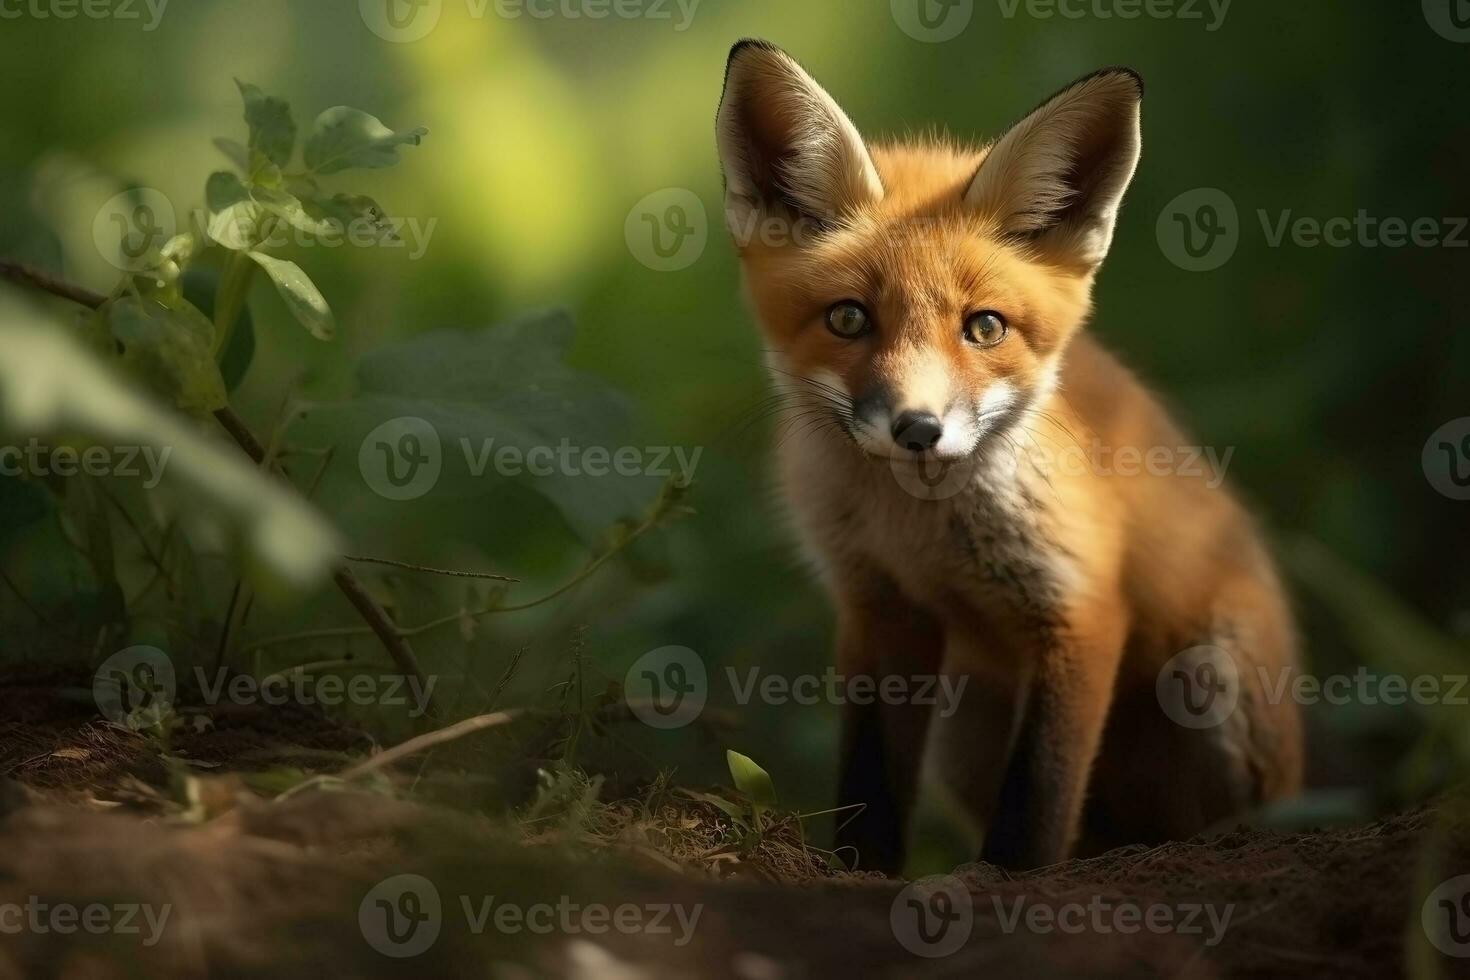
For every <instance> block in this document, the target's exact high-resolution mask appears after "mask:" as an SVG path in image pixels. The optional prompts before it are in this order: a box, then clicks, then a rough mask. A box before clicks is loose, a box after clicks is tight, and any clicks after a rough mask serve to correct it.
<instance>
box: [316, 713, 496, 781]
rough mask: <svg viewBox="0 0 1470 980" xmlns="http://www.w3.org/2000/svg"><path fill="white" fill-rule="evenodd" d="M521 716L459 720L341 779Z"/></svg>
mask: <svg viewBox="0 0 1470 980" xmlns="http://www.w3.org/2000/svg"><path fill="white" fill-rule="evenodd" d="M520 715H521V712H520V711H516V710H514V709H512V710H510V711H492V712H491V713H490V714H488V715H475V717H473V718H466V719H465V720H464V721H457V722H455V723H454V724H453V725H450V726H449V727H448V728H441V729H439V730H438V731H433V732H425V733H424V734H422V735H418V736H415V737H414V738H411V739H409V740H408V741H407V742H401V743H399V744H398V745H395V746H393V747H392V748H391V749H384V750H383V751H382V752H379V753H378V754H377V755H375V756H373V757H372V758H371V759H368V760H367V761H366V762H361V763H358V764H357V765H355V766H353V767H352V768H351V769H348V770H347V771H346V772H344V773H342V774H340V775H339V776H338V777H337V778H338V779H341V780H343V781H346V780H352V779H356V778H358V777H359V776H366V775H367V774H368V773H370V772H376V771H377V770H379V769H382V768H383V767H384V766H389V765H392V764H393V763H395V762H397V761H398V760H399V759H403V758H407V757H408V756H411V755H414V754H416V753H419V752H422V751H423V750H424V749H431V748H433V747H434V746H436V745H443V744H444V743H445V742H453V741H454V740H455V739H459V738H463V737H464V736H466V735H469V734H471V733H472V732H478V731H480V730H482V729H485V728H495V727H497V726H499V725H505V724H508V723H510V722H512V721H514V720H515V719H516V718H518V717H520Z"/></svg>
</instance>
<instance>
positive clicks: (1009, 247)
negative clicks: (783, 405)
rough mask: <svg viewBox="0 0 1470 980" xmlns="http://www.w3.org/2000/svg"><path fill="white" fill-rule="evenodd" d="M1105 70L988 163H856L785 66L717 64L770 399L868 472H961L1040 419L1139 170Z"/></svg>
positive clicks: (756, 50)
mask: <svg viewBox="0 0 1470 980" xmlns="http://www.w3.org/2000/svg"><path fill="white" fill-rule="evenodd" d="M1142 95H1143V87H1142V82H1141V81H1140V79H1139V77H1138V76H1137V75H1136V74H1134V73H1133V72H1132V71H1129V70H1127V69H1123V68H1111V69H1105V70H1103V71H1099V72H1096V73H1094V74H1092V75H1088V76H1087V77H1085V78H1082V79H1080V80H1079V81H1077V82H1074V83H1073V84H1072V85H1070V86H1068V87H1067V88H1065V89H1063V90H1062V91H1061V92H1059V93H1058V94H1056V95H1054V96H1052V97H1051V98H1050V99H1048V100H1047V101H1046V102H1044V103H1043V104H1042V105H1041V106H1040V107H1039V108H1037V109H1036V110H1035V111H1033V112H1032V113H1031V114H1030V115H1028V116H1026V117H1025V118H1024V119H1022V120H1021V121H1020V122H1018V123H1016V124H1015V125H1014V126H1012V127H1011V128H1010V129H1009V130H1007V131H1006V132H1005V133H1004V134H1003V135H1002V136H1000V137H999V138H998V139H996V140H994V141H993V142H991V143H990V144H989V145H987V146H984V147H980V148H974V149H971V148H964V147H959V146H955V145H949V144H945V143H940V142H919V143H894V144H869V143H867V142H865V141H864V139H863V137H862V136H861V135H860V134H859V133H858V130H857V128H856V127H855V126H854V125H853V124H852V121H851V120H849V119H848V117H847V116H846V115H845V114H844V113H843V111H842V110H841V109H840V108H839V107H838V105H837V103H836V102H835V101H834V100H833V99H832V97H831V96H829V95H828V94H827V93H826V92H825V91H824V90H823V89H822V88H821V86H819V85H818V84H817V83H816V82H815V81H814V80H813V79H812V78H811V76H810V75H808V74H807V73H806V71H804V70H803V69H802V68H801V66H800V65H798V64H797V63H796V61H794V60H793V59H792V58H791V57H790V56H788V55H787V54H785V53H784V52H783V51H781V50H780V49H778V48H776V47H774V46H772V45H769V44H766V43H764V42H761V41H742V42H741V43H739V44H737V45H736V46H735V47H734V49H733V50H732V51H731V52H730V61H729V66H728V68H727V71H726V78H725V91H724V95H723V97H722V99H721V102H720V110H719V116H718V120H717V127H716V128H717V138H718V143H719V151H720V158H721V163H722V166H723V168H724V174H725V210H726V220H727V224H728V226H729V228H730V231H731V233H732V235H733V236H734V239H735V243H736V247H737V250H738V251H739V253H740V257H741V264H742V267H743V270H744V276H745V283H746V289H747V291H748V293H749V295H750V298H751V301H752V302H753V304H754V307H755V312H756V315H757V317H758V319H759V320H760V322H761V326H762V329H763V331H764V334H765V339H766V342H767V343H766V347H767V353H768V362H769V365H770V367H771V370H772V372H773V375H774V382H775V384H776V385H777V387H778V389H784V390H786V391H794V392H798V393H800V395H801V396H802V397H804V398H806V399H807V400H808V402H809V403H810V404H812V405H815V407H816V408H817V410H818V411H819V412H822V413H827V416H826V417H827V418H829V419H830V420H831V421H832V422H834V423H835V424H836V425H837V426H838V427H840V428H841V430H842V431H843V432H845V433H846V434H847V436H848V437H850V438H851V439H852V440H853V441H854V442H855V443H857V445H858V446H860V447H861V448H862V449H863V450H865V451H866V452H868V453H869V454H871V455H875V456H884V457H889V458H896V459H909V460H919V459H925V458H930V459H959V458H963V457H966V456H969V455H971V454H973V453H975V452H976V451H977V450H978V449H979V447H980V446H981V445H982V444H983V443H985V441H986V438H987V436H990V435H993V434H995V433H998V432H1003V431H1005V430H1006V429H1007V428H1008V427H1010V426H1012V425H1014V424H1015V423H1016V422H1017V421H1018V420H1020V419H1022V418H1024V417H1025V416H1026V414H1027V413H1028V412H1030V411H1031V410H1033V409H1035V408H1038V407H1039V406H1040V405H1041V404H1042V402H1044V401H1045V399H1046V398H1047V397H1048V396H1049V395H1050V393H1051V391H1052V389H1053V387H1054V385H1055V384H1056V378H1057V374H1058V371H1059V368H1060V364H1061V359H1062V357H1063V355H1064V354H1065V352H1066V349H1067V344H1068V342H1069V341H1070V339H1071V338H1072V337H1073V336H1074V334H1075V333H1076V331H1077V330H1078V328H1079V327H1080V326H1081V324H1082V322H1083V320H1084V319H1085V318H1086V316H1087V314H1088V311H1089V307H1090V303H1091V290H1092V280H1093V277H1094V275H1095V273H1096V271H1097V268H1098V266H1099V264H1100V263H1101V262H1102V260H1103V257H1104V256H1105V255H1106V254H1107V250H1108V245H1109V243H1110V241H1111V240H1112V237H1113V225H1114V223H1115V221H1116V219H1117V214H1118V207H1119V204H1120V203H1121V200H1122V197H1123V192H1124V190H1125V189H1126V188H1127V186H1128V182H1129V181H1130V179H1131V178H1132V176H1133V171H1134V168H1135V166H1136V165H1137V162H1138V154H1139V105H1140V101H1141V99H1142Z"/></svg>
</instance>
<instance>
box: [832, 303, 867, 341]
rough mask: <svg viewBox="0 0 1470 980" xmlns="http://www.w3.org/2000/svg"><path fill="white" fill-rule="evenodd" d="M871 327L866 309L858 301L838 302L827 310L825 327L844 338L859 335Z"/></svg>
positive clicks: (850, 338)
mask: <svg viewBox="0 0 1470 980" xmlns="http://www.w3.org/2000/svg"><path fill="white" fill-rule="evenodd" d="M872 328H873V323H872V321H871V320H869V319H868V311H867V310H865V309H863V307H862V304H860V303H851V302H843V303H838V304H836V305H835V306H833V307H832V308H831V309H830V310H828V311H827V329H828V330H830V331H832V332H833V333H835V334H836V335H837V336H839V337H841V338H843V339H844V340H852V339H853V338H855V337H861V336H862V335H863V334H865V333H867V332H868V331H869V330H871V329H872Z"/></svg>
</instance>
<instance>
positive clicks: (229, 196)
mask: <svg viewBox="0 0 1470 980" xmlns="http://www.w3.org/2000/svg"><path fill="white" fill-rule="evenodd" d="M204 202H205V204H207V205H208V206H209V211H210V218H209V226H208V227H207V228H206V229H205V232H206V233H207V234H208V235H209V237H210V238H212V239H214V240H215V241H216V242H218V243H219V244H221V245H223V246H224V247H225V248H229V249H234V250H235V251H237V252H243V251H245V250H246V249H251V248H254V247H255V246H257V245H259V244H260V243H261V241H263V240H264V238H265V233H266V229H265V227H264V223H265V222H266V220H267V219H268V215H269V212H268V211H267V210H266V209H265V207H264V206H263V205H261V204H260V203H259V202H257V201H254V200H252V199H251V197H250V189H249V188H247V187H246V186H245V185H244V184H243V183H242V182H241V181H240V178H239V177H237V176H235V175H234V174H232V173H230V172H229V171H228V170H220V171H216V172H215V173H212V174H210V175H209V180H207V181H205V184H204Z"/></svg>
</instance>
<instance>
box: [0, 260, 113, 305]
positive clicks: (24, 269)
mask: <svg viewBox="0 0 1470 980" xmlns="http://www.w3.org/2000/svg"><path fill="white" fill-rule="evenodd" d="M0 278H4V279H9V280H10V281H11V282H18V283H21V284H22V285H26V286H34V287H35V288H36V289H40V290H43V291H45V292H48V293H50V294H51V295H53V296H60V297H61V298H62V299H69V300H71V301H72V302H73V303H80V304H81V305H83V306H87V307H91V308H92V309H94V310H95V309H96V308H97V307H99V306H101V305H102V304H103V303H105V302H107V297H106V296H103V295H102V294H101V293H94V292H92V290H90V289H88V288H86V287H85V286H78V285H76V284H75V283H70V282H63V281H62V280H60V279H57V278H56V277H55V276H52V275H51V274H50V273H49V272H42V271H41V270H40V269H37V268H36V267H35V266H31V265H26V264H25V263H23V262H15V261H12V260H10V259H0Z"/></svg>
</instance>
